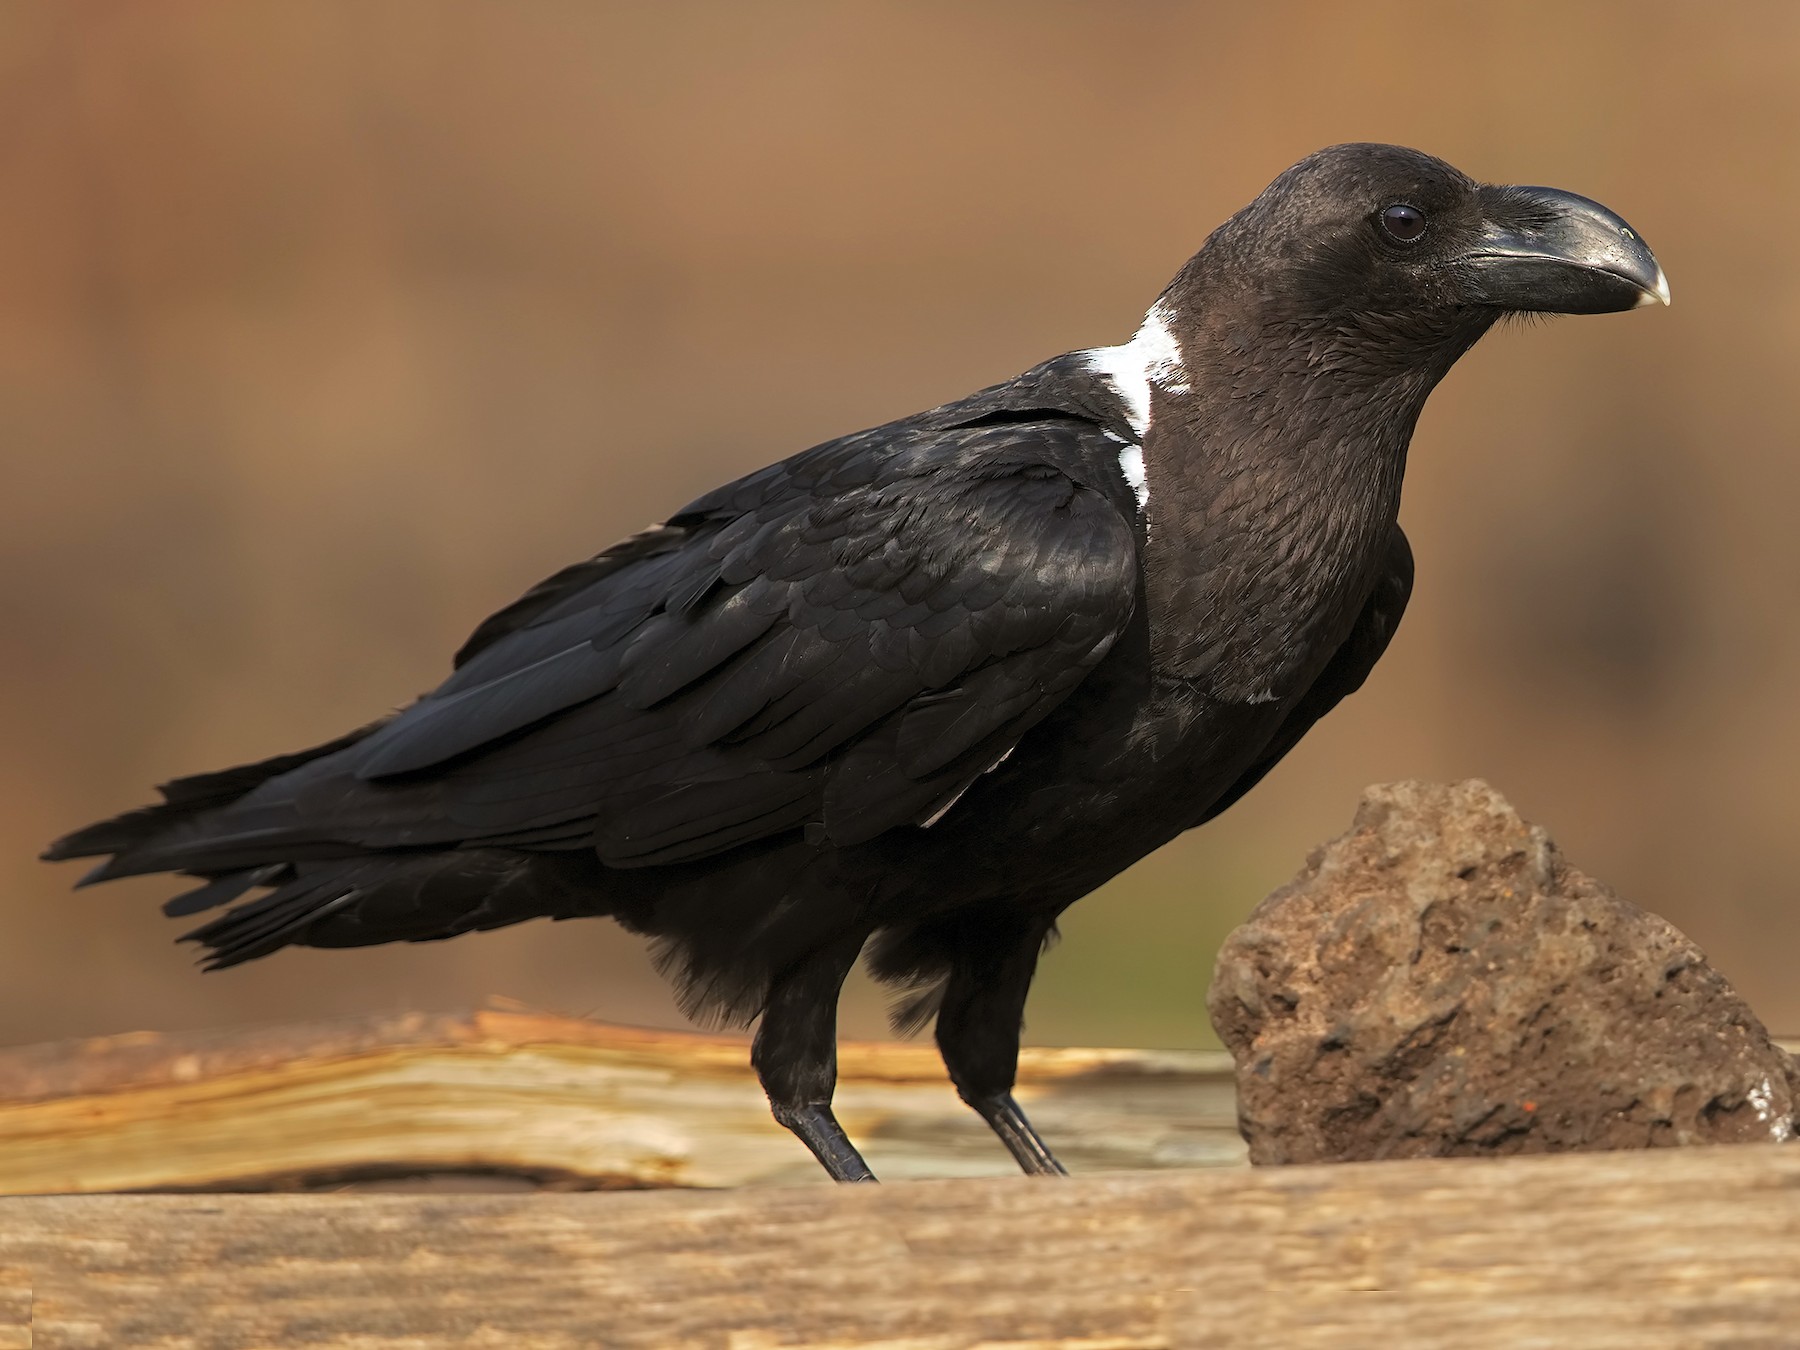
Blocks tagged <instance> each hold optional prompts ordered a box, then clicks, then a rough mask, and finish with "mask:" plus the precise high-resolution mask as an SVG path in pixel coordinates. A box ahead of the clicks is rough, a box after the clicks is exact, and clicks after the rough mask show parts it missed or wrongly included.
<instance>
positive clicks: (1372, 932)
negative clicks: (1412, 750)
mask: <svg viewBox="0 0 1800 1350" xmlns="http://www.w3.org/2000/svg"><path fill="white" fill-rule="evenodd" d="M1208 1002H1209V1004H1210V1007H1211V1011H1212V1017H1213V1025H1214V1026H1215V1027H1216V1028H1217V1029H1218V1032H1219V1035H1220V1037H1221V1038H1222V1039H1223V1040H1224V1042H1225V1044H1226V1046H1227V1047H1228V1048H1229V1049H1230V1050H1231V1052H1232V1054H1233V1055H1234V1056H1235V1058H1236V1060H1237V1081H1238V1111H1239V1123H1240V1127H1241V1128H1242V1130H1243V1133H1244V1137H1245V1139H1246V1140H1247V1141H1248V1142H1249V1145H1250V1157H1251V1160H1252V1161H1253V1162H1258V1163H1290V1162H1326V1161H1340V1160H1349V1159H1367V1158H1395V1157H1422V1156H1435V1155H1457V1154H1486V1153H1543V1152H1555V1151H1560V1150H1565V1149H1612V1148H1646V1147H1656V1146H1661V1145H1673V1144H1706V1143H1739V1142H1750V1141H1762V1142H1767V1141H1770V1140H1778V1141H1779V1140H1786V1139H1789V1138H1791V1137H1792V1136H1793V1134H1794V1116H1795V1107H1796V1097H1797V1095H1800V1073H1797V1072H1796V1069H1795V1066H1794V1064H1793V1062H1792V1061H1791V1060H1790V1059H1789V1057H1788V1056H1787V1054H1786V1053H1784V1052H1783V1051H1782V1050H1781V1048H1780V1047H1778V1046H1776V1045H1774V1044H1773V1043H1772V1042H1771V1041H1770V1039H1769V1035H1768V1033H1767V1032H1766V1031H1765V1030H1764V1029H1763V1025H1762V1023H1761V1022H1759V1021H1758V1020H1757V1018H1756V1016H1755V1014H1753V1013H1752V1012H1751V1011H1750V1009H1749V1008H1748V1007H1747V1006H1746V1005H1745V1004H1744V1002H1743V1000H1742V999H1740V998H1739V997H1738V995H1737V994H1736V992H1735V991H1734V990H1733V989H1732V988H1731V986H1730V985H1729V984H1727V983H1726V982H1725V980H1724V979H1723V978H1722V977H1721V976H1720V975H1719V974H1718V973H1717V972H1716V971H1714V970H1713V969H1712V968H1711V967H1710V966H1708V965H1707V964H1706V958H1705V956H1704V955H1703V954H1702V953H1701V951H1700V950H1699V948H1697V947H1695V946H1694V944H1693V943H1692V942H1690V941H1688V939H1687V938H1686V937H1684V936H1683V935H1682V934H1681V933H1679V932H1677V931H1676V930H1675V929H1674V928H1673V927H1671V926H1670V925H1669V924H1668V923H1666V922H1664V921H1663V920H1662V919H1659V918H1657V917H1656V916H1655V915H1653V914H1646V913H1645V912H1644V911H1643V910H1640V909H1638V908H1637V907H1636V906H1634V905H1631V904H1628V903H1626V902H1625V901H1624V900H1621V899H1620V898H1619V897H1618V896H1617V895H1615V894H1614V893H1613V892H1612V891H1611V890H1610V889H1608V888H1607V887H1606V886H1604V885H1602V884H1600V883H1599V882H1597V881H1595V880H1593V879H1592V878H1591V877H1588V876H1585V875H1583V874H1582V873H1581V872H1578V871H1576V870H1575V869H1574V868H1573V867H1571V866H1569V865H1568V863H1566V862H1565V861H1564V860H1563V859H1562V857H1561V856H1560V855H1559V854H1558V852H1557V850H1556V846H1555V845H1554V844H1552V843H1551V841H1550V838H1549V836H1548V835H1546V834H1545V833H1544V832H1543V831H1542V830H1541V829H1538V828H1537V827H1535V826H1532V825H1528V824H1526V822H1525V821H1523V820H1521V819H1520V818H1519V815H1518V813H1517V812H1516V811H1514V810H1513V808H1512V807H1511V806H1510V805H1508V803H1507V802H1506V801H1505V799H1504V798H1502V797H1501V796H1500V795H1499V794H1498V793H1497V792H1495V791H1494V790H1493V789H1492V788H1490V787H1489V786H1488V785H1487V784H1486V783H1482V782H1479V781H1469V782H1464V783H1457V784H1455V785H1452V786H1445V785H1442V784H1432V783H1417V782H1409V783H1394V784H1388V785H1385V786H1381V787H1374V788H1370V789H1369V790H1368V792H1367V793H1365V794H1364V797H1363V801H1362V806H1361V809H1360V810H1358V812H1357V815H1356V822H1355V824H1354V825H1353V826H1352V828H1351V830H1350V832H1349V833H1348V834H1346V835H1344V836H1342V837H1341V838H1339V839H1336V840H1333V841H1332V842H1331V843H1329V844H1327V845H1325V846H1324V847H1323V848H1321V849H1319V850H1317V851H1316V852H1315V853H1314V854H1313V856H1312V857H1311V858H1310V859H1308V861H1307V865H1306V867H1305V869H1304V870H1303V871H1302V872H1301V873H1300V875H1299V876H1298V877H1297V878H1296V879H1295V880H1294V881H1292V882H1290V883H1289V884H1288V885H1286V886H1283V887H1282V888H1281V889H1280V890H1277V891H1275V892H1274V893H1273V894H1272V895H1270V896H1269V897H1268V898H1267V899H1266V900H1264V901H1263V902H1262V904H1261V905H1259V906H1258V907H1257V909H1256V911H1255V912H1254V913H1253V914H1252V915H1251V916H1250V918H1249V920H1248V921H1247V922H1246V923H1245V924H1244V926H1243V927H1241V928H1239V929H1238V930H1237V931H1236V932H1235V933H1234V934H1232V936H1231V937H1230V938H1229V939H1228V940H1227V941H1226V943H1225V946H1224V948H1223V949H1222V950H1221V952H1220V953H1219V960H1218V966H1217V969H1216V971H1215V973H1214V977H1213V987H1212V993H1211V996H1210V998H1209V1000H1208Z"/></svg>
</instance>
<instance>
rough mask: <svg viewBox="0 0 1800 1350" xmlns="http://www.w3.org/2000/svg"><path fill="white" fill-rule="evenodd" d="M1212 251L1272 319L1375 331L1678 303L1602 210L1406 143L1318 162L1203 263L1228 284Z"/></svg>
mask: <svg viewBox="0 0 1800 1350" xmlns="http://www.w3.org/2000/svg"><path fill="white" fill-rule="evenodd" d="M1209 255H1210V256H1211V258H1216V259H1217V260H1219V261H1221V262H1227V268H1226V273H1228V274H1229V275H1231V276H1233V277H1236V278H1242V279H1248V280H1251V284H1252V285H1253V286H1254V288H1255V294H1256V297H1257V303H1258V305H1259V307H1262V308H1264V310H1265V313H1272V315H1274V316H1278V317H1280V318H1282V319H1284V320H1287V321H1299V322H1302V323H1304V322H1305V321H1307V320H1315V321H1316V320H1324V321H1327V322H1329V323H1332V324H1334V325H1335V324H1344V323H1345V322H1346V321H1347V322H1349V323H1350V324H1351V325H1352V326H1354V327H1357V328H1360V329H1362V330H1363V331H1365V332H1367V331H1369V329H1370V328H1371V327H1374V328H1377V329H1378V328H1379V327H1381V326H1382V324H1383V323H1384V322H1385V321H1398V322H1399V323H1400V326H1401V327H1402V328H1403V329H1429V328H1432V327H1437V326H1440V325H1441V326H1443V327H1444V328H1445V329H1446V330H1449V329H1456V330H1466V329H1467V328H1469V327H1478V328H1480V329H1485V328H1486V327H1487V326H1488V324H1491V323H1492V322H1493V320H1494V319H1495V318H1497V317H1499V316H1500V315H1501V314H1503V313H1507V312H1533V313H1551V314H1603V313H1609V312H1612V311H1615V310H1624V309H1631V308H1634V307H1635V306H1638V305H1645V304H1653V303H1656V302H1659V301H1660V302H1661V303H1663V304H1667V303H1668V301H1669V283H1668V282H1667V280H1665V279H1664V277H1663V272H1662V268H1661V267H1660V266H1658V264H1657V261H1656V258H1655V255H1653V254H1652V253H1651V252H1650V250H1649V248H1647V247H1646V246H1645V244H1644V241H1643V240H1642V239H1641V238H1639V237H1638V234H1637V232H1636V231H1635V230H1633V229H1632V228H1631V227H1630V226H1629V225H1627V224H1626V223H1625V222H1624V221H1623V220H1621V219H1620V218H1619V217H1618V216H1616V215H1614V214H1613V213H1612V212H1611V211H1609V210H1607V209H1606V208H1605V207H1603V206H1601V205H1599V204H1598V203H1596V202H1592V201H1589V200H1588V199H1587V198H1585V197H1578V196H1576V195H1575V194H1574V193H1571V192H1562V191H1559V190H1557V189H1555V188H1542V187H1504V186H1491V185H1484V184H1479V183H1476V182H1474V181H1473V180H1472V179H1470V178H1468V177H1467V176H1466V175H1464V174H1462V173H1460V172H1458V171H1457V170H1456V169H1454V168H1452V167H1451V166H1450V165H1448V164H1446V163H1444V162H1443V161H1442V160H1439V159H1433V158H1432V157H1431V156H1430V155H1426V154H1422V153H1420V152H1419V151H1417V150H1408V149H1405V148H1403V147H1400V146H1394V145H1338V146H1333V147H1331V148H1330V149H1327V150H1321V151H1319V152H1318V153H1317V154H1313V155H1309V156H1307V157H1306V158H1305V159H1303V160H1301V161H1300V162H1299V163H1298V164H1296V165H1294V167H1293V168H1291V169H1289V170H1288V171H1287V172H1286V173H1284V174H1282V175H1281V176H1280V177H1279V178H1277V179H1276V180H1275V181H1274V182H1273V183H1271V184H1270V185H1269V186H1268V187H1267V188H1266V189H1265V190H1264V191H1263V192H1262V193H1261V194H1260V195H1259V196H1258V197H1257V198H1256V200H1255V201H1254V202H1252V203H1251V204H1250V205H1249V206H1247V207H1245V208H1244V209H1243V210H1242V211H1240V212H1238V213H1237V215H1235V216H1233V217H1232V218H1231V220H1229V221H1227V222H1226V223H1225V224H1224V225H1222V226H1221V227H1220V228H1219V230H1218V231H1217V232H1216V233H1215V234H1214V236H1213V238H1212V239H1210V240H1209V241H1208V243H1207V247H1206V248H1205V249H1203V250H1202V251H1201V254H1200V255H1199V256H1198V257H1196V259H1195V260H1194V261H1195V263H1196V264H1200V265H1201V272H1202V273H1203V274H1204V273H1212V275H1214V276H1218V275H1220V273H1218V272H1214V271H1213V269H1212V267H1210V266H1208V265H1207V263H1208V261H1209ZM1195 280H1199V277H1198V276H1197V277H1195ZM1239 294H1240V295H1242V292H1240V293H1239Z"/></svg>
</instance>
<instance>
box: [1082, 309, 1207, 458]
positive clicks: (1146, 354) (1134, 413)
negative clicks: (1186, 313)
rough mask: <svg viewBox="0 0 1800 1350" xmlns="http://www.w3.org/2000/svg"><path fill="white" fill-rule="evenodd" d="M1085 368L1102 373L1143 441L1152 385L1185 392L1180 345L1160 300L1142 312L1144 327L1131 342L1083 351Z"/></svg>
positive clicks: (1185, 375) (1185, 383) (1097, 373)
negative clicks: (1123, 405) (1085, 359)
mask: <svg viewBox="0 0 1800 1350" xmlns="http://www.w3.org/2000/svg"><path fill="white" fill-rule="evenodd" d="M1084 355H1085V356H1086V357H1087V363H1088V369H1089V370H1091V371H1093V372H1094V373H1095V374H1096V375H1101V376H1104V377H1105V379H1106V382H1107V383H1108V384H1110V385H1112V387H1113V392H1114V393H1115V394H1117V395H1118V396H1119V398H1120V400H1121V401H1122V402H1123V403H1124V404H1125V416H1126V417H1127V418H1128V419H1129V420H1130V422H1131V429H1132V430H1133V431H1135V432H1137V434H1138V439H1140V440H1142V439H1143V436H1144V433H1145V432H1146V431H1148V430H1149V429H1150V390H1151V387H1152V386H1155V387H1157V388H1159V389H1164V390H1166V391H1168V392H1169V393H1171V394H1185V393H1187V391H1188V379H1187V367H1186V366H1184V365H1183V364H1182V362H1181V344H1180V343H1178V342H1177V341H1175V334H1174V333H1172V332H1171V331H1170V330H1169V315H1168V311H1167V310H1165V309H1164V308H1163V306H1162V302H1161V301H1160V300H1159V301H1157V302H1156V303H1155V304H1154V305H1152V306H1150V312H1149V313H1148V314H1146V315H1144V322H1143V326H1142V327H1140V328H1139V329H1138V330H1137V332H1136V334H1134V335H1133V337H1132V339H1131V341H1130V342H1127V343H1123V344H1122V345H1120V346H1117V347H1094V348H1091V349H1089V350H1088V351H1087V352H1085V353H1084Z"/></svg>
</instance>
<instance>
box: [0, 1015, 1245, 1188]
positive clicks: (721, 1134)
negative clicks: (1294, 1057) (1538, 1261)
mask: <svg viewBox="0 0 1800 1350" xmlns="http://www.w3.org/2000/svg"><path fill="white" fill-rule="evenodd" d="M840 1066H841V1074H842V1084H841V1087H840V1091H839V1095H838V1113H839V1116H840V1117H841V1118H842V1119H843V1121H844V1123H845V1125H846V1127H847V1128H848V1129H849V1130H850V1131H851V1133H852V1135H853V1136H854V1137H855V1138H856V1139H857V1140H858V1141H859V1142H861V1143H863V1144H865V1145H866V1146H867V1152H868V1155H869V1157H870V1160H871V1162H872V1163H873V1164H874V1165H875V1167H876V1169H877V1171H878V1173H879V1174H880V1175H883V1176H886V1177H889V1178H904V1177H911V1176H973V1175H984V1174H986V1175H1007V1174H1010V1173H1011V1172H1012V1171H1013V1168H1014V1165H1013V1163H1012V1160H1011V1159H1010V1158H1009V1157H1008V1156H1007V1154H1006V1153H1005V1151H1004V1150H1003V1149H1002V1148H1001V1147H1000V1146H999V1144H998V1143H996V1142H995V1140H994V1138H993V1136H992V1135H991V1134H989V1133H988V1130H987V1128H986V1127H985V1126H984V1125H982V1124H981V1122H980V1121H979V1120H977V1119H976V1117H975V1116H974V1114H973V1113H972V1112H970V1111H969V1110H968V1109H967V1108H966V1107H964V1106H963V1105H962V1104H961V1103H960V1102H959V1101H958V1100H957V1099H956V1096H955V1093H954V1092H953V1091H952V1090H951V1088H950V1086H949V1083H948V1082H947V1081H946V1079H945V1076H944V1069H943V1065H942V1063H941V1062H940V1061H939V1059H938V1056H937V1052H936V1050H935V1049H934V1048H933V1047H932V1046H930V1045H929V1044H903V1045H870V1044H854V1043H851V1044H846V1045H845V1046H844V1047H843V1049H842V1051H841V1052H840ZM1020 1070H1021V1072H1020V1091H1019V1096H1020V1098H1021V1099H1022V1100H1023V1101H1024V1102H1025V1103H1026V1105H1027V1108H1028V1109H1029V1110H1030V1111H1031V1112H1032V1113H1033V1116H1034V1118H1035V1119H1036V1120H1037V1121H1038V1124H1039V1126H1040V1128H1041V1129H1042V1130H1043V1131H1044V1132H1045V1134H1046V1135H1047V1136H1048V1137H1049V1138H1050V1139H1051V1140H1052V1141H1053V1142H1054V1144H1055V1145H1056V1147H1057V1148H1058V1149H1059V1150H1060V1151H1061V1152H1062V1154H1063V1156H1064V1157H1065V1158H1066V1159H1067V1160H1068V1162H1069V1164H1070V1165H1071V1166H1072V1167H1074V1168H1076V1169H1077V1170H1087V1171H1092V1170H1096V1169H1103V1168H1114V1169H1122V1168H1133V1169H1135V1168H1157V1167H1193V1166H1201V1165H1208V1164H1237V1163H1241V1162H1242V1160H1243V1156H1244V1148H1243V1143H1242V1141H1241V1140H1240V1139H1239V1138H1238V1135H1237V1129H1236V1110H1235V1105H1234V1097H1233V1091H1232V1075H1231V1068H1230V1060H1229V1059H1228V1058H1227V1057H1226V1056H1224V1055H1223V1054H1219V1053H1216V1052H1214V1053H1208V1052H1186V1053H1171V1052H1155V1051H1124V1050H1084V1049H1074V1050H1053V1049H1038V1050H1027V1051H1026V1052H1025V1055H1024V1058H1023V1061H1022V1063H1021V1066H1020ZM446 1173H447V1174H451V1175H452V1176H455V1177H460V1178H462V1179H463V1181H464V1182H465V1183H467V1184H469V1185H474V1184H475V1183H476V1181H477V1180H480V1182H481V1183H482V1184H488V1185H491V1184H492V1183H493V1179H494V1178H496V1177H498V1178H513V1179H515V1180H517V1181H519V1183H520V1184H526V1183H533V1184H545V1183H548V1184H552V1185H558V1186H565V1187H599V1186H606V1187H621V1186H623V1187H632V1186H702V1187H723V1186H744V1185H756V1184H764V1183H770V1182H796V1183H814V1182H816V1183H818V1184H821V1185H822V1184H824V1178H823V1174H822V1173H820V1172H819V1170H818V1166H817V1164H816V1163H814V1162H813V1160H812V1158H811V1156H810V1155H809V1154H808V1153H807V1152H806V1151H805V1149H803V1148H802V1147H801V1146H800V1145H799V1144H798V1143H797V1142H796V1141H795V1140H794V1139H793V1137H792V1136H791V1135H789V1134H788V1133H787V1132H786V1131H784V1130H782V1129H780V1128H779V1127H778V1126H776V1124H775V1123H774V1121H773V1120H771V1119H770V1117H769V1112H768V1105H767V1102H766V1101H765V1100H764V1098H763V1095H762V1091H761V1089H760V1088H759V1087H758V1086H757V1083H756V1079H755V1076H754V1075H753V1074H752V1073H751V1071H750V1067H749V1052H748V1049H747V1046H746V1044H745V1042H744V1041H743V1040H742V1039H740V1038H736V1037H721V1036H699V1035H692V1034H687V1033H682V1032H663V1031H644V1030H638V1029H634V1028H629V1027H614V1026H605V1025H601V1024H597V1023H591V1022H583V1021H578V1020H575V1019H570V1018H561V1017H551V1016H546V1015H542V1014H533V1013H525V1012H509V1011H495V1010H489V1011H483V1012H477V1013H474V1014H468V1015H460V1016H443V1015H427V1014H411V1015H404V1016H395V1017H389V1018H378V1019H371V1020H365V1021H353V1022H341V1023H329V1024H322V1025H315V1026H299V1027H274V1028H268V1029H263V1030H253V1031H238V1032H230V1033H204V1034H189V1035H170V1036H160V1035H150V1034H140V1035H128V1036H113V1037H105V1038H102V1039H99V1040H93V1041H78V1042H72V1043H66V1044H61V1045H48V1046H37V1047H30V1048H27V1049H22V1050H13V1051H4V1052H0V1194H13V1195H27V1194H46V1193H66V1192H97V1191H120V1190H164V1189H177V1188H181V1189H268V1188H293V1187H297V1186H299V1187H303V1186H308V1185H319V1184H337V1183H339V1182H341V1181H343V1180H345V1179H347V1178H392V1177H409V1176H420V1175H432V1174H440V1175H441V1174H446ZM439 1184H440V1185H447V1184H451V1183H450V1182H449V1181H448V1180H447V1179H446V1180H442V1181H440V1183H439Z"/></svg>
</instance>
